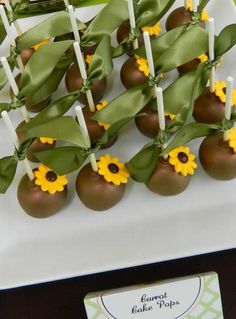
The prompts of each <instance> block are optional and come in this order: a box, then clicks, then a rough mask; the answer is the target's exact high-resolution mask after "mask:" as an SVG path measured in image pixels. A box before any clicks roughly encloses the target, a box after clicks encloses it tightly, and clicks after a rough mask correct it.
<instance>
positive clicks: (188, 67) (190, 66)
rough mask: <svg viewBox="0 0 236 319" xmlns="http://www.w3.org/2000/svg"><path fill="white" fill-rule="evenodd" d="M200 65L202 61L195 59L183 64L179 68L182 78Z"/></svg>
mask: <svg viewBox="0 0 236 319" xmlns="http://www.w3.org/2000/svg"><path fill="white" fill-rule="evenodd" d="M199 64H200V60H199V59H198V58H196V59H193V60H191V61H189V62H187V63H185V64H182V65H181V66H179V67H178V68H177V70H178V72H179V75H180V76H182V75H184V74H185V73H188V72H190V71H193V70H195V69H196V68H197V67H198V65H199Z"/></svg>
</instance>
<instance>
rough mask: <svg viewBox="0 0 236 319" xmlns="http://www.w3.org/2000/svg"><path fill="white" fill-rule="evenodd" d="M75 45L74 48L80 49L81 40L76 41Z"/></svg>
mask: <svg viewBox="0 0 236 319" xmlns="http://www.w3.org/2000/svg"><path fill="white" fill-rule="evenodd" d="M73 46H74V48H76V49H79V42H78V41H75V42H74V43H73Z"/></svg>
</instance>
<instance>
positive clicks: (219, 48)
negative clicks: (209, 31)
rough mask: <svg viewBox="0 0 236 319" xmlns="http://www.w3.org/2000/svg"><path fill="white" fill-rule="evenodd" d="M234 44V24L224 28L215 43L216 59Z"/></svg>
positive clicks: (235, 25) (235, 33)
mask: <svg viewBox="0 0 236 319" xmlns="http://www.w3.org/2000/svg"><path fill="white" fill-rule="evenodd" d="M235 44H236V24H230V25H228V26H226V27H225V28H224V29H223V30H222V31H221V32H220V34H219V36H218V37H217V39H216V43H215V55H216V57H219V56H222V55H223V54H224V53H226V52H228V51H229V50H230V49H231V48H232V47H233V46H234V45H235Z"/></svg>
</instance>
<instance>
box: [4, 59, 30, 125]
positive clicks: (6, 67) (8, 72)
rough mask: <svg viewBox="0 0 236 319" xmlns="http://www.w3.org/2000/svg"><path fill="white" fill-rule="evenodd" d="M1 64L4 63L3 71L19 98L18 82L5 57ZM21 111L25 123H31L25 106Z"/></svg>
mask: <svg viewBox="0 0 236 319" xmlns="http://www.w3.org/2000/svg"><path fill="white" fill-rule="evenodd" d="M1 63H2V66H3V69H4V71H5V73H6V76H7V78H8V81H9V83H10V86H11V88H12V91H13V93H14V95H15V96H17V95H18V94H19V89H18V86H17V84H16V81H15V79H14V76H13V74H12V72H11V69H10V66H9V64H8V62H7V59H6V58H5V57H2V58H1ZM20 111H21V113H22V116H23V118H24V120H25V122H26V123H27V122H29V120H30V117H29V114H28V112H27V110H26V107H25V106H22V107H20Z"/></svg>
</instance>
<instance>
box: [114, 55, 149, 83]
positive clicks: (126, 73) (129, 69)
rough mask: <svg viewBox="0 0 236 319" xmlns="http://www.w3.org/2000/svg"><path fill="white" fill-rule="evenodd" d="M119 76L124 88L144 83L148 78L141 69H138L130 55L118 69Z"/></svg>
mask: <svg viewBox="0 0 236 319" xmlns="http://www.w3.org/2000/svg"><path fill="white" fill-rule="evenodd" d="M120 78H121V82H122V83H123V85H124V87H125V88H126V89H130V88H132V87H134V86H136V85H141V84H145V83H147V81H148V78H147V77H146V76H145V74H144V73H143V72H142V71H139V69H138V64H137V63H136V59H135V58H134V57H130V58H129V59H128V60H127V61H126V62H125V63H124V64H123V65H122V68H121V70H120Z"/></svg>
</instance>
